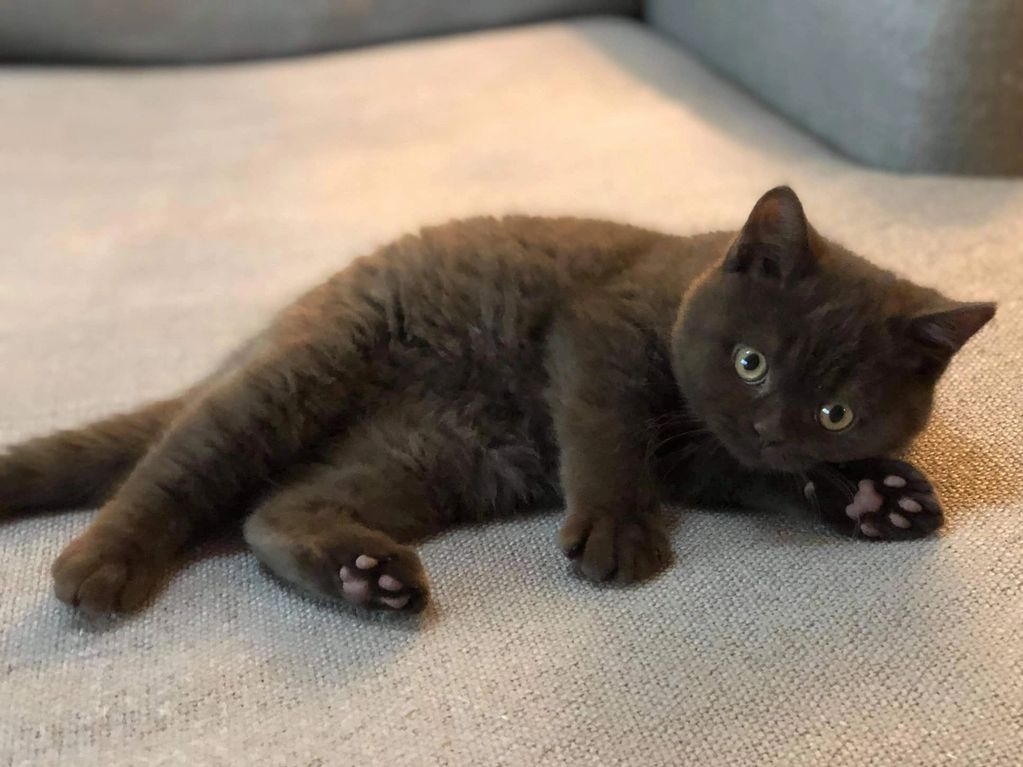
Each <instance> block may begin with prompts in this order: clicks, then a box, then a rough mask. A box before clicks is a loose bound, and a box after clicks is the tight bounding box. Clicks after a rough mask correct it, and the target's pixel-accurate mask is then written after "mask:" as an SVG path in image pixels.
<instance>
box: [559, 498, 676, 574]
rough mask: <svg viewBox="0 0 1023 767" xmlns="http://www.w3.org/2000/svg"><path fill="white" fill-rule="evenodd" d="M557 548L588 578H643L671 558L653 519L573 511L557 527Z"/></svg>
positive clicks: (660, 530) (663, 534) (657, 570)
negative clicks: (559, 543)
mask: <svg viewBox="0 0 1023 767" xmlns="http://www.w3.org/2000/svg"><path fill="white" fill-rule="evenodd" d="M560 539H561V550H562V551H563V552H564V553H565V556H567V557H568V558H569V559H573V560H576V562H577V568H578V570H579V572H580V573H581V574H582V575H583V576H584V577H586V578H588V579H590V580H592V581H607V580H611V579H612V578H615V577H617V579H618V580H620V581H621V582H623V583H632V582H634V581H641V580H645V579H647V578H649V577H651V576H652V575H654V574H656V573H657V572H659V571H660V570H662V569H664V567H665V566H667V565H668V564H669V562H670V561H671V544H670V543H669V541H668V537H667V536H666V535H665V533H664V531H663V530H662V529H661V527H660V525H659V521H658V520H656V519H652V518H651V519H643V520H636V519H626V520H622V519H617V518H615V517H613V516H611V515H607V514H605V515H590V514H586V513H583V512H574V513H572V514H571V515H570V516H569V518H568V519H567V520H566V521H565V524H564V526H563V527H562V528H561V534H560Z"/></svg>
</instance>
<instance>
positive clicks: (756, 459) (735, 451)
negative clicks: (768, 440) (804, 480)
mask: <svg viewBox="0 0 1023 767" xmlns="http://www.w3.org/2000/svg"><path fill="white" fill-rule="evenodd" d="M726 447H727V449H728V452H729V453H731V454H732V457H733V458H735V460H737V461H738V462H739V463H741V464H742V465H743V466H744V467H746V468H747V469H753V470H754V471H770V472H780V473H784V474H798V473H800V472H805V471H808V470H809V469H811V468H812V467H813V466H815V465H816V464H817V463H818V461H815V460H813V459H811V458H809V457H807V456H805V455H801V454H798V453H794V452H792V451H791V450H788V449H786V448H777V447H767V448H754V447H748V446H746V445H734V446H732V445H726Z"/></svg>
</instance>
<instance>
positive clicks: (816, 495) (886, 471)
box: [804, 458, 944, 540]
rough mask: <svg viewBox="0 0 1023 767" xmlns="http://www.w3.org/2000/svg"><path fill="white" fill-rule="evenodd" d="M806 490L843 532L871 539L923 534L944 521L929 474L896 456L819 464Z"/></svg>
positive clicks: (934, 528) (812, 503)
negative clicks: (895, 457)
mask: <svg viewBox="0 0 1023 767" xmlns="http://www.w3.org/2000/svg"><path fill="white" fill-rule="evenodd" d="M804 493H805V496H806V499H807V500H808V501H809V502H810V504H811V505H812V506H813V507H814V508H815V509H816V510H818V511H819V513H820V514H821V515H822V516H823V517H824V518H825V519H827V520H828V521H829V522H831V523H832V524H833V525H835V526H836V527H837V528H838V529H839V530H841V531H843V532H845V533H847V534H850V535H856V536H859V537H863V538H867V539H871V540H908V539H912V538H922V537H924V536H926V535H929V534H931V533H933V532H934V531H935V530H937V529H938V528H939V527H941V525H942V523H943V521H944V514H943V512H942V509H941V504H940V503H939V501H938V497H937V495H936V494H935V492H934V488H933V487H932V486H931V483H930V482H929V481H928V479H927V477H926V476H925V475H924V473H923V472H922V471H920V470H919V469H918V468H916V467H915V466H913V465H912V464H911V463H908V462H906V461H901V460H898V459H894V458H870V459H867V460H862V461H849V462H847V463H839V464H826V465H823V466H820V467H818V468H816V469H814V470H813V471H811V472H810V473H809V475H808V480H807V483H806V485H805V487H804Z"/></svg>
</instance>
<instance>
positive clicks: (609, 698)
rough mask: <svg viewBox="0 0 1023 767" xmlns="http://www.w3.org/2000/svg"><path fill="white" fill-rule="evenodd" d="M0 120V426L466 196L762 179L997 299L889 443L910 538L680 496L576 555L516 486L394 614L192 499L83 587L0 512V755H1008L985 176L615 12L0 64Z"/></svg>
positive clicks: (176, 351)
mask: <svg viewBox="0 0 1023 767" xmlns="http://www.w3.org/2000/svg"><path fill="white" fill-rule="evenodd" d="M211 5H213V4H211ZM8 7H9V6H6V5H3V6H0V8H4V9H6V8H8ZM40 7H41V6H40ZM3 18H5V22H4V24H3V25H0V26H4V28H6V29H9V27H8V26H6V25H7V19H9V17H3ZM0 118H2V119H0V211H3V216H2V218H0V235H2V237H0V241H2V243H3V248H2V249H0V444H6V443H9V442H12V441H14V440H17V439H21V438H24V437H27V436H30V435H33V434H38V433H40V432H43V431H46V430H48V429H51V428H54V427H59V426H68V425H72V424H74V423H77V422H80V421H82V420H85V419H89V418H93V417H97V416H100V415H102V414H105V413H109V412H112V411H115V410H118V409H122V408H126V407H130V406H132V405H134V404H136V403H138V402H140V401H142V400H146V399H151V398H155V397H159V396H161V395H164V394H166V393H168V392H171V391H174V390H176V389H177V388H179V387H181V386H182V385H184V384H185V383H187V382H189V381H191V380H193V379H195V378H196V377H198V376H199V375H201V374H202V373H203V372H205V371H206V370H208V369H209V368H210V367H211V366H212V365H214V364H216V362H217V361H218V360H219V359H220V358H221V356H222V355H223V354H224V353H226V352H227V351H228V350H229V349H230V348H232V347H233V346H234V345H235V344H237V343H238V342H239V341H241V340H242V339H243V338H245V336H246V335H248V334H249V333H250V332H252V331H253V330H254V329H255V328H257V327H258V326H259V325H260V324H262V323H263V322H265V321H266V319H267V318H268V317H269V315H270V314H271V312H272V311H273V310H274V309H275V308H276V307H278V306H280V305H281V304H282V303H284V302H286V301H287V300H289V299H290V298H292V297H293V296H294V295H296V294H297V293H298V292H299V291H301V290H302V289H304V288H305V287H307V286H309V285H311V284H313V283H315V282H317V281H318V280H320V279H322V277H323V276H324V275H325V274H328V273H330V272H331V271H333V270H335V269H338V268H340V267H342V266H344V264H346V263H347V262H348V261H349V260H350V259H352V258H353V257H355V256H357V255H359V254H361V253H364V252H366V251H367V250H369V249H371V248H372V247H374V246H375V245H377V244H379V243H382V242H384V241H386V240H389V239H391V238H393V237H395V236H396V235H398V234H400V233H402V232H403V231H407V230H409V229H412V228H415V227H417V226H419V225H422V224H424V223H427V222H434V221H441V220H444V219H447V218H451V217H454V216H465V215H470V214H475V213H482V212H489V213H502V212H508V211H530V212H536V213H548V214H562V213H564V214H583V215H595V216H603V217H610V218H615V219H620V220H627V221H632V222H635V223H638V224H642V225H647V226H653V227H659V228H663V229H668V230H671V231H676V232H695V231H700V230H707V229H714V228H723V227H735V226H738V225H739V224H740V223H741V221H742V219H743V217H744V215H745V213H746V212H747V210H748V208H749V206H750V205H751V203H752V202H753V200H755V199H756V197H757V195H758V194H759V193H760V192H762V191H763V190H764V189H766V188H768V187H770V186H772V185H775V184H778V183H790V184H792V185H794V186H795V188H796V189H797V190H798V191H799V192H800V193H801V195H802V196H803V198H804V200H805V202H806V205H807V209H808V212H809V214H810V216H811V218H812V219H813V220H814V222H815V223H816V224H817V225H818V226H819V227H820V228H821V229H822V230H824V231H826V232H828V233H830V234H832V235H833V236H835V237H837V238H839V239H840V240H842V241H844V242H846V243H847V244H848V245H849V246H851V247H853V248H855V249H856V250H858V251H860V252H862V253H864V254H866V255H868V256H869V257H871V258H872V259H873V260H875V261H876V262H878V263H880V264H883V265H885V266H888V267H892V268H896V269H899V270H901V271H903V272H905V273H907V274H910V275H913V276H914V277H916V278H917V279H920V280H923V281H926V282H928V283H930V284H933V285H935V286H937V287H939V288H941V289H943V290H946V291H948V292H950V293H953V294H954V295H956V296H959V297H962V298H973V299H995V300H997V301H999V303H1000V310H999V315H998V317H997V318H996V320H995V321H994V322H993V323H992V324H991V326H989V327H988V328H986V329H985V330H984V332H983V333H982V334H980V335H979V336H978V337H977V338H976V339H975V340H974V341H972V342H971V344H970V345H969V346H968V347H967V350H966V351H964V353H963V354H962V356H961V357H960V358H959V359H958V360H957V361H956V363H955V364H954V365H953V367H952V369H951V370H950V372H949V374H948V378H947V380H946V382H945V384H944V386H943V387H942V389H941V392H940V396H939V398H938V403H937V410H936V413H935V418H934V421H933V424H932V426H931V427H930V428H929V429H928V431H927V432H926V434H925V435H924V436H923V438H922V439H921V441H920V443H919V445H918V446H917V448H916V451H915V452H916V459H917V460H918V461H919V463H920V464H921V465H922V466H923V467H924V468H926V469H927V470H928V471H929V472H930V473H931V475H932V476H933V477H934V479H935V481H936V482H937V484H938V487H939V490H940V491H941V493H942V495H943V497H944V500H945V503H946V505H947V507H948V509H949V511H950V525H949V528H948V530H947V531H946V532H945V533H944V534H943V535H941V536H939V537H936V538H934V539H932V540H927V541H919V542H914V543H908V544H893V545H884V544H882V545H870V544H866V543H863V542H856V541H850V540H846V539H843V538H839V537H836V536H834V535H832V534H831V533H830V531H829V530H828V529H827V528H826V527H824V526H821V525H818V524H815V523H814V521H813V520H804V519H798V518H789V517H783V516H782V517H777V516H770V515H747V514H738V513H733V514H729V513H705V512H701V511H700V510H684V511H683V512H682V513H681V515H680V522H679V524H678V527H677V529H676V530H675V532H674V536H673V543H674V548H675V551H676V553H677V556H678V562H677V563H676V565H675V567H674V568H673V569H671V570H670V571H669V572H667V573H666V574H664V575H663V576H662V577H660V578H658V579H657V580H655V581H653V582H652V583H649V584H647V585H644V586H642V587H638V588H630V589H617V588H594V587H592V586H591V585H589V584H586V583H583V582H581V581H579V580H578V579H576V578H574V577H573V576H572V575H571V574H570V572H569V571H568V568H567V567H566V565H565V563H564V561H563V560H562V558H561V555H560V554H559V553H558V552H557V550H556V547H555V545H554V538H555V533H556V530H557V527H558V522H559V518H558V517H559V515H558V514H556V513H555V514H541V515H536V516H533V517H528V518H523V519H518V520H512V521H508V522H504V523H500V524H496V525H491V526H485V527H481V528H474V529H464V530H458V531H455V532H453V533H452V534H450V535H447V536H444V537H442V538H440V539H438V540H436V541H432V542H430V543H428V544H426V545H425V546H424V547H423V550H422V551H423V558H424V561H425V563H426V566H427V568H428V569H429V571H430V574H431V577H432V580H433V585H434V589H435V596H436V607H435V610H434V611H433V612H431V613H429V614H428V615H426V616H425V619H424V621H423V622H422V624H420V625H407V624H400V623H367V622H364V621H361V620H358V619H356V618H354V617H353V616H351V615H349V614H347V613H345V612H343V611H339V610H335V609H332V608H330V607H325V606H323V605H319V604H314V603H311V602H307V601H304V600H303V599H301V598H299V597H297V596H296V595H295V594H294V593H292V592H290V591H287V590H284V589H282V588H280V587H279V586H278V585H277V584H275V583H273V582H272V581H270V580H269V579H268V578H267V577H266V576H265V575H264V574H263V573H261V572H260V570H259V568H258V567H257V566H256V564H255V563H254V561H253V560H252V559H251V557H249V556H247V555H246V554H245V553H244V552H243V551H242V550H241V549H240V548H239V547H238V545H237V543H236V541H235V539H234V538H232V537H231V536H228V537H227V538H226V539H225V541H223V542H219V543H213V544H210V545H209V546H207V547H206V548H205V549H204V550H203V551H202V552H201V553H200V554H198V555H196V556H194V557H192V558H191V559H190V560H189V561H188V562H186V563H185V567H184V569H183V570H182V572H180V573H179V574H178V575H177V576H176V577H175V578H174V579H173V580H171V581H170V582H168V583H167V585H166V587H165V589H164V590H163V592H162V593H161V594H160V595H159V597H158V598H157V599H156V601H154V603H153V604H152V605H151V606H150V607H149V609H148V610H146V611H145V612H144V613H142V614H140V615H138V616H134V617H131V618H128V619H124V620H121V621H116V622H112V623H93V622H90V621H87V620H84V619H82V618H81V617H79V616H76V615H73V614H71V613H70V612H69V611H67V610H65V609H63V608H62V607H61V606H60V605H59V604H58V603H57V602H56V601H55V599H54V598H53V597H52V596H51V595H50V593H49V588H50V586H49V580H48V568H49V565H50V562H51V561H52V560H53V558H54V557H55V556H56V555H57V553H58V552H59V551H60V549H61V547H62V546H63V544H64V543H65V542H66V541H67V540H68V539H69V538H70V537H71V536H72V535H74V534H75V532H76V531H78V530H80V529H81V528H82V527H83V525H84V524H85V523H86V522H87V519H88V515H87V514H82V513H67V514H52V515H45V516H39V517H36V518H33V519H28V520H16V521H8V522H0V764H3V765H7V764H16V765H21V764H24V765H33V766H35V765H65V764H74V765H99V764H102V765H132V766H135V765H178V764H181V765H186V764H187V765H257V764H258V765H288V766H289V767H291V766H294V765H302V766H304V765H354V764H361V765H376V764H386V765H396V766H397V765H414V766H416V767H419V766H421V765H434V764H437V765H441V764H448V765H514V766H517V765H618V764H622V765H630V764H642V765H699V767H714V766H715V765H729V766H732V765H735V766H739V765H749V764H757V765H822V764H827V765H856V766H857V767H858V766H859V765H928V766H931V765H962V764H970V765H985V766H987V765H995V766H998V765H1006V766H1007V765H1017V764H1018V762H1019V754H1020V753H1023V709H1021V705H1023V684H1021V671H1023V643H1021V642H1020V641H1019V616H1020V615H1023V588H1021V583H1023V557H1021V549H1020V543H1021V540H1023V539H1021V535H1023V523H1021V512H1023V465H1021V459H1020V448H1019V438H1018V433H1019V428H1018V424H1017V420H1018V414H1019V413H1020V412H1023V387H1021V386H1020V385H1019V371H1020V370H1021V369H1023V351H1021V346H1020V343H1019V338H1020V333H1021V330H1023V303H1021V299H1020V296H1023V267H1021V263H1023V250H1021V244H1020V243H1023V215H1021V211H1023V181H1020V180H1011V179H993V178H992V179H967V178H959V177H940V176H926V175H924V176H904V175H896V174H890V173H884V172H880V171H876V170H871V169H867V168H864V167H862V166H860V165H858V164H856V163H853V162H850V161H848V160H846V159H844V158H843V157H840V156H837V155H836V154H834V153H833V152H832V151H830V150H829V149H827V148H825V147H824V146H822V145H821V144H820V143H818V142H817V140H815V139H813V138H811V137H810V136H808V135H807V134H805V133H803V132H802V131H801V130H799V129H797V128H795V127H794V126H793V125H792V124H791V123H789V122H786V121H783V120H781V119H779V118H777V117H776V116H775V115H774V114H773V113H772V112H771V111H770V110H768V109H766V108H764V107H763V106H762V105H761V104H759V103H757V102H756V101H755V100H753V99H751V98H750V97H749V96H748V95H747V94H746V93H744V92H743V91H740V90H737V89H736V88H734V87H732V86H731V85H730V84H729V83H728V82H727V81H725V80H722V79H720V78H719V77H718V76H716V75H714V74H712V73H711V72H710V71H708V70H707V69H706V68H705V67H704V65H703V64H702V63H700V61H699V60H697V59H696V58H694V57H692V56H691V55H690V54H689V53H687V52H686V50H685V49H684V48H682V47H680V46H679V45H677V44H676V43H674V42H671V41H670V39H669V38H668V37H667V36H666V35H665V33H663V32H660V31H657V30H655V29H652V28H650V27H649V26H648V25H645V24H642V23H640V22H638V21H636V20H634V19H630V18H625V17H593V18H581V19H572V20H559V21H554V22H551V23H545V24H541V25H536V26H526V27H518V28H511V29H504V30H497V31H484V32H479V33H474V34H468V35H459V36H452V37H443V38H438V39H434V40H425V41H424V40H420V41H414V42H402V43H399V44H393V45H385V46H379V47H375V48H361V49H358V50H352V51H346V52H339V53H329V54H320V55H316V56H309V57H298V58H290V59H284V60H276V61H259V62H252V63H246V64H230V65H224V66H202V67H184V68H164V67H156V68H146V69H135V68H129V67H120V68H114V69H107V68H93V67H84V68H73V67H57V66H40V67H37V66H19V67H11V68H7V69H0Z"/></svg>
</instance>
